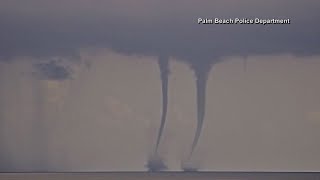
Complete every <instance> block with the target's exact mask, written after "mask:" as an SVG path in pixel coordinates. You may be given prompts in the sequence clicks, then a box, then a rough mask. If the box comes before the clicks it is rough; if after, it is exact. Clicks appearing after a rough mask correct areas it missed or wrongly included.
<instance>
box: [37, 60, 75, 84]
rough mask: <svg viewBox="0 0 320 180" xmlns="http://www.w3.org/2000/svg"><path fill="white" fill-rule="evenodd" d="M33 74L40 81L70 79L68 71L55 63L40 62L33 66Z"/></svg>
mask: <svg viewBox="0 0 320 180" xmlns="http://www.w3.org/2000/svg"><path fill="white" fill-rule="evenodd" d="M34 67H35V69H36V72H35V74H36V75H37V76H38V77H39V78H40V79H46V80H65V79H68V78H70V77H71V72H70V70H69V69H68V68H67V67H65V66H63V65H61V64H58V63H57V62H56V61H50V62H41V63H37V64H35V65H34Z"/></svg>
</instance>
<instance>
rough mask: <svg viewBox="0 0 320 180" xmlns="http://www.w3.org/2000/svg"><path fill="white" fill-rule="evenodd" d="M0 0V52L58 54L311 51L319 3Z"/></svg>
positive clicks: (200, 56)
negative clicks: (247, 21)
mask: <svg viewBox="0 0 320 180" xmlns="http://www.w3.org/2000/svg"><path fill="white" fill-rule="evenodd" d="M197 2H198V3H194V1H191V0H186V1H179V0H174V1H146V0H140V1H137V2H127V1H122V2H121V1H115V0H110V1H98V0H94V1H85V0H81V1H75V0H67V1H54V2H53V1H38V0H29V1H27V2H26V1H24V2H21V1H1V3H0V4H1V7H0V10H1V11H0V23H1V30H0V38H1V42H0V56H2V57H3V59H5V58H9V57H12V56H40V57H41V56H57V55H58V56H66V55H71V56H72V55H75V54H77V51H78V50H79V49H81V48H94V47H97V48H105V47H106V48H111V49H113V50H115V51H118V52H120V53H127V54H142V55H155V56H158V55H159V54H164V53H165V54H169V55H170V56H174V57H177V58H179V59H184V60H188V61H197V62H200V61H208V59H210V61H212V59H219V58H220V57H223V56H233V55H240V56H246V55H251V54H275V53H292V54H296V55H312V54H317V53H319V46H318V42H319V41H320V36H319V34H320V26H319V24H317V23H316V20H317V19H318V18H319V17H320V13H318V9H319V7H320V3H319V2H318V1H316V0H308V1H304V2H302V1H298V0H294V1H289V0H282V1H275V0H272V1H268V2H267V1H253V0H245V1H241V2H239V1H215V2H214V1H207V0H202V1H197ZM199 17H200V18H215V17H219V18H236V17H239V18H242V17H244V18H254V17H259V18H290V19H291V21H292V23H291V24H290V25H266V26H264V25H198V24H197V19H198V18H199Z"/></svg>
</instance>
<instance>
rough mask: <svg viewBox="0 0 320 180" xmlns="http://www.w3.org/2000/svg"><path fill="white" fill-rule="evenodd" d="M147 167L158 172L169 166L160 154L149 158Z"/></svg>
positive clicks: (150, 170)
mask: <svg viewBox="0 0 320 180" xmlns="http://www.w3.org/2000/svg"><path fill="white" fill-rule="evenodd" d="M145 167H146V168H147V169H148V171H149V172H157V171H165V170H167V169H168V168H167V166H166V165H165V164H164V161H163V159H162V158H160V157H159V156H155V155H154V156H152V157H150V158H149V159H148V162H147V164H146V165H145Z"/></svg>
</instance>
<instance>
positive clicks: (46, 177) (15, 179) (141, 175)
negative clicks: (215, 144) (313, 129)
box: [0, 172, 320, 180]
mask: <svg viewBox="0 0 320 180" xmlns="http://www.w3.org/2000/svg"><path fill="white" fill-rule="evenodd" d="M0 179H1V180H19V179H24V180H38V179H40V180H56V179H58V180H59V179H63V180H69V179H70V180H149V179H150V180H163V179H168V180H171V179H172V180H192V179H200V180H212V179H217V180H219V179H220V180H251V179H262V180H274V179H276V180H277V179H279V180H280V179H281V180H287V179H288V180H295V179H297V180H300V179H303V180H309V179H310V180H320V173H315V172H313V173H298V172H297V173H278V172H276V173H268V172H152V173H151V172H97V173H0Z"/></svg>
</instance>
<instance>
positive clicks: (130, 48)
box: [0, 0, 320, 171]
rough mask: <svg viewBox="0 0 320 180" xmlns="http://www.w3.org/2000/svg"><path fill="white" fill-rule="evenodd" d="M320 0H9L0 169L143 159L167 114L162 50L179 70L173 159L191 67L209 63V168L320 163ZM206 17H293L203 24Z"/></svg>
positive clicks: (1, 74)
mask: <svg viewBox="0 0 320 180" xmlns="http://www.w3.org/2000/svg"><path fill="white" fill-rule="evenodd" d="M319 8H320V2H319V1H318V0H306V1H298V0H290V1H289V0H280V1H279V0H278V1H275V0H270V1H256V0H255V1H254V0H243V1H236V0H234V1H231V0H229V1H209V0H199V1H197V3H195V1H193V0H185V1H182V0H171V1H167V0H162V1H160V0H139V1H135V2H127V1H119V0H108V1H100V0H90V1H89V0H64V1H62V0H56V1H49V0H41V1H40V0H28V1H23V2H22V1H16V0H2V1H1V2H0V26H1V28H0V98H1V101H0V127H1V129H0V132H1V134H0V171H5V170H37V169H49V170H79V171H84V170H145V168H144V165H145V163H146V160H147V158H148V155H149V154H150V153H151V151H152V148H153V146H154V142H155V140H156V135H157V131H158V126H159V123H160V122H159V121H160V113H161V82H160V73H159V69H158V66H157V62H156V60H157V57H158V56H161V55H167V56H169V57H170V67H171V74H170V78H169V110H168V122H167V125H166V128H165V133H164V138H163V141H162V142H161V147H160V153H161V154H162V156H164V158H165V160H166V162H167V164H168V166H169V168H170V170H179V169H180V163H181V160H182V159H184V158H185V157H186V156H187V154H188V152H189V149H190V146H191V143H192V138H193V135H194V130H195V127H196V119H195V118H196V104H195V103H196V99H195V98H196V96H195V94H196V91H195V82H194V80H195V77H194V73H193V72H192V69H191V68H190V65H192V66H197V65H199V66H201V67H203V66H210V65H214V66H213V68H212V71H211V73H210V76H209V80H208V87H207V106H206V110H207V114H206V117H205V127H204V129H203V130H204V131H203V134H202V136H201V138H200V142H199V148H198V149H197V152H196V153H195V156H194V158H195V162H196V163H197V164H199V166H200V167H201V169H205V170H263V171H264V170H273V171H281V170H283V171H308V170H312V171H319V170H320V163H319V162H320V159H319V158H317V157H318V156H317V152H319V151H320V146H319V143H317V139H319V138H320V132H319V128H320V98H319V97H320V96H319V92H320V82H319V80H318V79H319V78H318V77H320V71H319V68H320V61H319V60H320V56H319V53H320V48H319V42H320V35H319V34H320V25H319V23H317V19H319V18H320V13H318V10H319ZM199 17H201V18H216V17H218V18H256V17H258V18H262V19H264V18H290V19H291V24H290V25H265V26H264V25H255V24H254V25H199V24H197V19H198V18H199ZM244 60H247V62H248V67H247V71H245V72H244V70H243V61H244ZM35 159H37V160H35ZM1 162H3V163H1ZM41 166H45V167H41Z"/></svg>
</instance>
